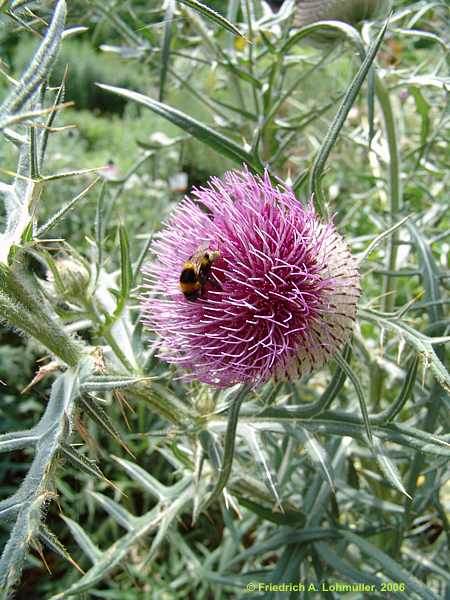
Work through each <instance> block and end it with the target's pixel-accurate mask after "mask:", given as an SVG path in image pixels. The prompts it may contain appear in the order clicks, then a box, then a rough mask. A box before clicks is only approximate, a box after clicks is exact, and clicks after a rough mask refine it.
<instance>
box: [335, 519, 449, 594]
mask: <svg viewBox="0 0 450 600" xmlns="http://www.w3.org/2000/svg"><path fill="white" fill-rule="evenodd" d="M342 535H343V536H344V537H345V538H346V539H347V540H348V541H349V542H352V543H354V544H356V545H357V546H358V547H359V548H360V549H361V551H362V552H364V554H365V555H366V556H368V557H369V558H371V559H372V560H374V561H376V562H377V563H378V564H379V565H380V566H381V567H382V568H383V573H384V574H385V575H387V576H388V577H390V578H391V579H392V581H402V582H403V583H405V584H406V587H407V589H408V594H406V596H404V597H407V598H410V597H411V592H414V593H416V594H418V596H419V598H423V599H424V600H438V596H436V594H435V593H434V592H432V591H431V590H430V588H429V587H428V586H425V585H423V583H422V582H420V581H419V580H418V579H416V578H415V577H414V576H413V575H411V574H410V573H409V572H408V571H407V570H406V569H404V568H403V567H402V566H401V565H400V564H399V563H398V562H397V561H395V560H394V559H392V558H391V557H390V556H388V555H387V554H385V553H384V552H383V551H382V550H380V549H379V548H377V547H376V546H374V545H373V544H371V543H370V542H368V541H367V540H364V539H363V538H361V537H360V536H359V535H355V534H354V533H351V532H350V531H343V532H342Z"/></svg>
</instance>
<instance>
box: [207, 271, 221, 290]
mask: <svg viewBox="0 0 450 600" xmlns="http://www.w3.org/2000/svg"><path fill="white" fill-rule="evenodd" d="M209 282H210V283H211V285H212V286H213V287H214V288H216V290H222V289H223V288H222V284H221V283H220V281H219V279H218V278H217V275H215V274H214V273H212V274H211V276H210V278H209Z"/></svg>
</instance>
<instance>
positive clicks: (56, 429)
mask: <svg viewBox="0 0 450 600" xmlns="http://www.w3.org/2000/svg"><path fill="white" fill-rule="evenodd" d="M90 368H91V367H90V365H89V362H81V363H80V364H79V365H78V366H77V367H73V368H70V369H68V370H67V371H66V372H65V373H63V374H62V375H59V376H58V378H57V379H56V380H55V382H54V383H53V385H52V389H51V393H50V398H49V401H48V404H47V408H46V410H45V413H44V415H43V416H42V418H41V420H40V421H39V423H38V424H37V425H36V426H35V427H33V428H32V429H30V430H28V431H15V432H12V433H6V434H3V435H2V436H0V452H11V451H13V450H19V449H22V448H30V447H32V448H33V449H34V458H33V462H32V463H31V466H30V468H29V470H28V473H27V474H26V476H25V478H24V480H23V482H22V485H21V486H20V488H19V489H18V490H17V492H16V493H15V494H13V495H12V496H10V497H9V498H6V499H5V500H2V501H1V502H0V520H1V521H2V523H3V524H4V525H5V524H6V525H8V526H9V527H10V528H11V533H10V537H9V540H8V543H7V544H6V546H5V548H4V550H3V554H2V557H1V559H0V590H10V589H11V588H12V587H13V586H14V585H15V584H16V582H17V580H18V578H19V577H20V573H21V570H22V564H23V561H24V558H25V554H26V552H27V548H28V545H29V544H30V542H31V543H33V542H35V543H36V542H37V541H38V538H39V532H40V523H41V518H42V513H43V511H44V510H45V506H46V505H47V504H48V503H49V502H50V500H51V498H52V482H51V477H52V464H53V462H54V460H55V458H56V455H57V453H58V451H59V449H60V444H61V442H63V441H64V440H65V439H66V438H67V437H68V436H69V435H70V432H71V427H72V418H73V412H74V408H75V399H76V398H77V396H78V395H79V381H80V377H81V378H82V377H83V375H84V373H83V372H84V371H86V370H88V371H89V370H90Z"/></svg>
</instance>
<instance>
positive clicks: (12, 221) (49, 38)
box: [0, 0, 66, 263]
mask: <svg viewBox="0 0 450 600" xmlns="http://www.w3.org/2000/svg"><path fill="white" fill-rule="evenodd" d="M65 16H66V3H65V1H64V0H59V2H58V3H57V4H56V7H55V11H54V14H53V18H52V21H51V23H50V25H49V27H48V30H47V34H46V36H45V37H44V39H43V40H42V42H41V44H40V46H39V48H38V49H37V51H36V54H35V55H34V58H33V60H32V61H31V63H30V64H29V66H28V67H27V68H26V69H25V71H24V72H23V73H22V75H21V77H20V78H19V81H18V82H17V85H16V86H15V87H14V88H13V89H12V91H11V92H10V94H9V95H8V96H7V97H6V99H5V100H4V102H3V104H2V105H1V106H0V131H2V130H3V131H5V130H6V131H5V134H6V136H7V137H9V138H10V139H12V140H14V141H15V142H16V144H17V145H18V146H19V163H18V167H17V176H16V178H15V180H14V183H13V184H11V185H7V184H5V183H1V184H0V194H1V195H2V196H3V198H4V204H5V209H6V225H5V230H4V231H3V232H2V233H0V263H5V262H7V258H8V254H9V251H10V249H11V247H12V246H13V245H14V244H19V242H20V240H21V237H22V234H23V232H24V231H25V229H26V227H27V226H28V225H29V223H30V220H31V215H32V212H33V209H34V204H35V202H36V201H37V197H38V195H39V184H38V182H36V181H34V180H33V179H34V178H35V177H37V175H38V173H37V172H35V171H36V168H35V167H36V165H33V164H32V162H31V157H33V151H34V149H33V148H32V136H33V137H34V136H35V135H36V134H35V132H34V131H33V130H32V129H31V128H30V127H26V129H25V131H24V128H21V131H19V132H16V131H10V130H9V128H10V127H12V126H13V125H15V124H17V123H21V122H24V121H25V120H30V119H33V118H34V117H36V116H38V115H39V114H40V110H39V108H40V106H39V101H38V99H37V96H38V93H39V90H40V88H41V86H42V85H44V84H45V83H46V81H47V80H48V78H49V76H50V72H51V69H52V67H53V65H54V63H55V60H56V57H57V54H58V48H59V44H60V41H61V36H62V34H63V31H64V21H65ZM42 135H44V134H42Z"/></svg>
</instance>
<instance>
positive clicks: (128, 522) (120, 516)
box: [89, 491, 137, 531]
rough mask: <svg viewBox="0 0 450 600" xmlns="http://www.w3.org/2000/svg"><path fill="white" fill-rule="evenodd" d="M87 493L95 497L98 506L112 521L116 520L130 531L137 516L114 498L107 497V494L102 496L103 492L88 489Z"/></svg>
mask: <svg viewBox="0 0 450 600" xmlns="http://www.w3.org/2000/svg"><path fill="white" fill-rule="evenodd" d="M89 494H90V495H91V496H92V497H93V498H95V500H96V501H97V502H98V503H99V504H100V506H101V507H102V508H103V509H104V510H105V511H106V512H107V513H108V515H109V516H110V517H111V518H112V519H113V520H114V521H116V523H118V524H119V525H121V526H122V527H123V528H124V529H126V530H127V531H131V529H133V527H134V526H135V525H136V522H137V518H136V517H134V516H133V515H132V514H131V513H129V512H128V511H127V510H125V509H124V508H123V507H122V506H120V504H118V503H117V502H115V501H114V500H111V498H108V496H104V495H103V494H99V493H98V492H92V491H89Z"/></svg>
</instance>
